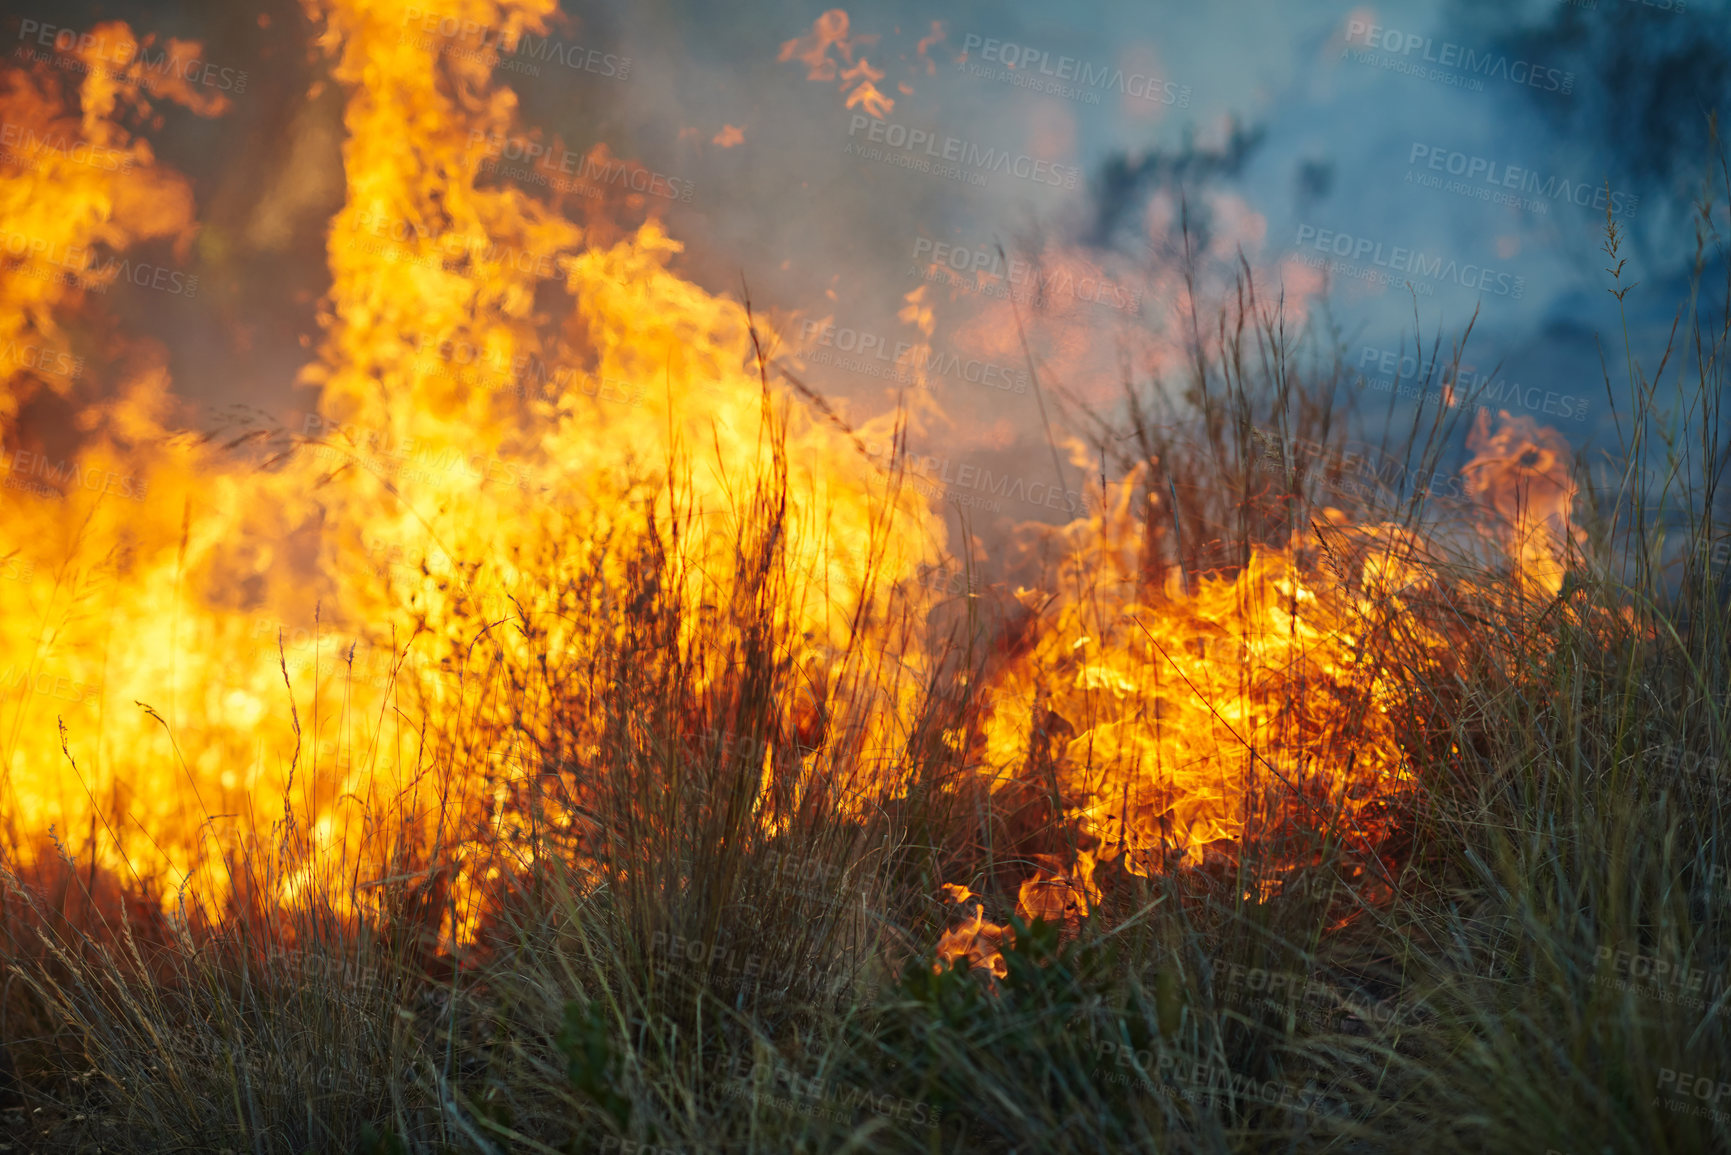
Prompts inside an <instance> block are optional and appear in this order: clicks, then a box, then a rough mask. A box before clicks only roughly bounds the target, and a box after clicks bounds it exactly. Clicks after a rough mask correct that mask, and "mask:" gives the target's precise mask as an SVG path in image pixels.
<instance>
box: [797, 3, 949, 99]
mask: <svg viewBox="0 0 1731 1155" xmlns="http://www.w3.org/2000/svg"><path fill="white" fill-rule="evenodd" d="M849 23H850V22H849V20H848V14H847V13H846V12H844V11H843V10H842V9H840V8H831V9H830V10H829V11H827V12H825V13H824V14H823V15H822V16H819V17H818V18H817V19H816V20H814V21H812V23H811V32H810V33H809V34H807V35H805V36H798V37H795V38H794V39H792V40H789V41H787V42H786V43H784V44H783V45H782V46H781V53H780V55H779V57H778V59H779V60H781V61H782V62H783V63H786V62H788V61H790V60H798V61H799V62H800V63H802V64H804V65H805V66H806V73H805V78H806V79H807V80H820V81H826V82H827V81H831V80H835V79H837V74H838V71H839V75H840V87H841V90H842V91H843V92H846V93H847V102H846V107H848V108H863V109H865V110H866V112H867V113H868V114H869V115H871V116H875V117H877V118H878V119H880V120H881V119H883V118H884V117H886V116H888V115H889V114H890V113H891V112H892V111H894V110H895V106H896V102H895V99H894V98H893V97H889V96H885V95H884V94H883V93H882V92H881V91H879V89H878V87H877V84H878V81H880V80H882V79H883V78H884V72H883V70H882V69H879V68H873V67H872V66H871V64H870V62H869V61H867V60H866V58H865V57H864V56H861V57H860V58H859V59H858V60H857V61H856V60H855V59H854V46H855V45H860V46H864V45H868V44H875V43H876V42H877V37H876V36H875V35H872V36H865V35H854V36H852V37H851V38H850V37H849V35H848V29H849ZM934 27H935V25H934ZM922 43H924V42H922ZM832 51H834V52H835V53H837V54H838V55H839V56H840V57H841V59H842V60H843V61H846V62H847V64H848V67H847V68H845V69H842V68H839V66H838V64H837V62H836V60H835V58H834V57H832V56H831V55H830V53H831V52H832ZM850 87H851V88H852V91H848V90H849V88H850Z"/></svg>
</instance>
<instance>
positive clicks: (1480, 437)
mask: <svg viewBox="0 0 1731 1155" xmlns="http://www.w3.org/2000/svg"><path fill="white" fill-rule="evenodd" d="M1497 418H1498V427H1497V430H1496V432H1495V433H1492V432H1491V423H1490V411H1489V410H1487V409H1482V408H1481V409H1480V410H1479V411H1478V416H1477V417H1476V418H1475V419H1474V422H1473V427H1472V430H1471V432H1469V433H1468V434H1467V448H1468V449H1470V450H1472V451H1473V460H1472V461H1471V462H1469V463H1468V464H1467V466H1466V469H1465V470H1464V472H1465V475H1466V480H1467V488H1468V492H1470V493H1471V494H1472V495H1473V496H1474V497H1475V498H1477V499H1478V500H1479V501H1480V503H1481V504H1482V505H1485V506H1486V507H1488V508H1489V509H1491V510H1494V511H1495V513H1496V516H1497V529H1498V531H1499V532H1500V533H1501V534H1502V535H1503V540H1504V545H1505V548H1506V549H1507V551H1508V554H1509V556H1510V557H1511V558H1512V559H1513V560H1514V561H1515V564H1516V565H1517V567H1518V570H1519V573H1520V575H1521V577H1522V580H1523V581H1524V582H1525V583H1527V584H1528V585H1529V586H1530V587H1531V588H1532V589H1534V590H1536V591H1538V592H1541V593H1543V594H1545V595H1548V596H1551V597H1555V596H1556V595H1557V593H1558V592H1560V591H1561V590H1562V588H1563V574H1564V572H1565V570H1566V569H1567V560H1566V559H1567V552H1568V547H1569V545H1570V544H1572V543H1575V542H1579V541H1580V540H1582V539H1583V537H1584V536H1585V535H1584V532H1583V531H1582V530H1581V529H1580V528H1579V527H1578V526H1571V525H1570V522H1569V510H1570V508H1571V507H1572V506H1573V504H1574V500H1575V488H1576V487H1575V482H1574V479H1573V477H1571V476H1570V459H1571V454H1570V452H1569V443H1568V441H1567V440H1566V439H1565V438H1564V437H1563V435H1562V434H1561V433H1559V432H1557V431H1556V430H1555V429H1551V428H1547V427H1543V426H1540V425H1539V424H1538V422H1536V421H1534V420H1533V419H1532V418H1531V417H1510V416H1509V414H1508V411H1507V410H1500V411H1499V412H1498V414H1497Z"/></svg>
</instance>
